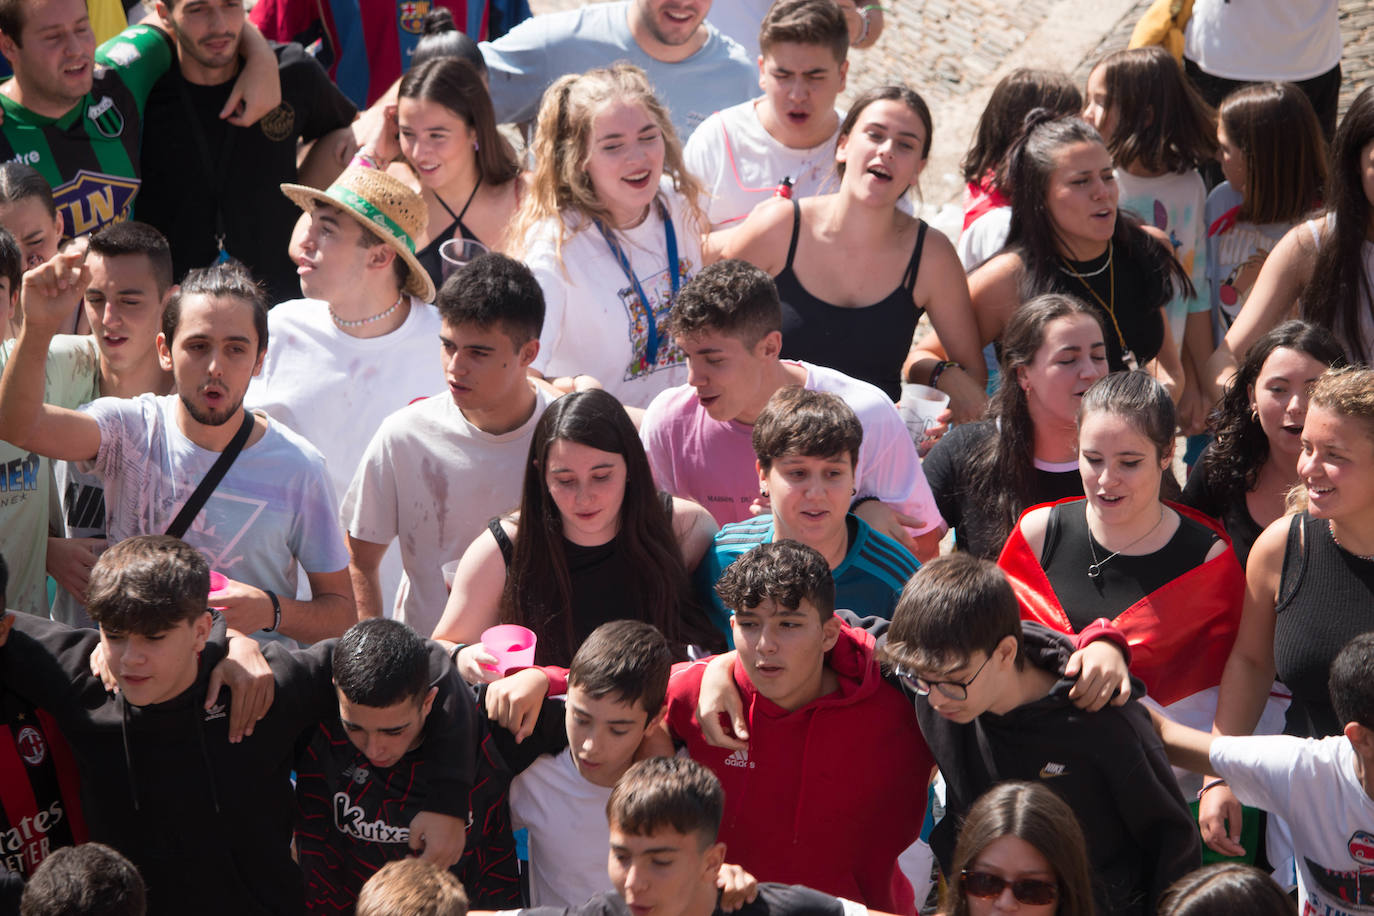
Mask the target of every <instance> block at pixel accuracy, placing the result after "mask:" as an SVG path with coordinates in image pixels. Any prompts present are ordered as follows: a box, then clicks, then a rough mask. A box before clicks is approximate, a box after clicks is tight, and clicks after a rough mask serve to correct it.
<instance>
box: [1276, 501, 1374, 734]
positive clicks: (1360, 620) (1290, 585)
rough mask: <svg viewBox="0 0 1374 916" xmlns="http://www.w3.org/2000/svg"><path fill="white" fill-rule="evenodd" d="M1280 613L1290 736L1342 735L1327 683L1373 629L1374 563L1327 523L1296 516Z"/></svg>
mask: <svg viewBox="0 0 1374 916" xmlns="http://www.w3.org/2000/svg"><path fill="white" fill-rule="evenodd" d="M1300 531H1301V537H1299V532H1300ZM1274 612H1275V614H1276V617H1275V619H1274V667H1275V669H1276V670H1277V671H1278V675H1279V680H1281V681H1283V683H1284V684H1285V685H1286V686H1287V687H1288V689H1289V690H1291V691H1292V692H1293V704H1292V705H1291V706H1289V707H1288V722H1287V727H1286V728H1285V729H1284V730H1285V731H1287V732H1288V733H1289V734H1291V735H1299V736H1301V737H1307V738H1324V737H1327V736H1328V735H1336V734H1339V733H1340V731H1341V728H1342V727H1343V726H1344V725H1345V723H1344V722H1341V721H1340V720H1339V719H1338V718H1337V717H1336V711H1335V710H1334V709H1332V708H1331V694H1330V692H1329V690H1328V689H1327V677H1328V676H1329V674H1330V671H1331V663H1332V662H1333V661H1335V659H1336V655H1337V654H1339V653H1340V651H1341V649H1343V648H1344V647H1345V644H1346V643H1348V642H1349V641H1350V640H1351V639H1354V638H1355V637H1356V636H1359V635H1360V634H1361V633H1367V632H1369V631H1370V630H1374V561H1370V560H1362V559H1360V558H1359V557H1357V556H1355V555H1354V554H1352V553H1349V552H1347V551H1345V550H1342V549H1341V548H1340V547H1338V546H1336V542H1335V540H1334V539H1333V538H1332V537H1331V527H1330V525H1329V524H1328V523H1327V521H1326V520H1325V519H1318V518H1312V517H1311V516H1310V515H1308V514H1307V513H1306V512H1304V513H1302V514H1301V515H1295V516H1293V520H1292V522H1291V523H1290V524H1289V527H1288V547H1287V549H1286V550H1285V551H1284V554H1283V570H1282V571H1281V572H1280V574H1279V593H1278V600H1277V601H1276V602H1275V605H1274Z"/></svg>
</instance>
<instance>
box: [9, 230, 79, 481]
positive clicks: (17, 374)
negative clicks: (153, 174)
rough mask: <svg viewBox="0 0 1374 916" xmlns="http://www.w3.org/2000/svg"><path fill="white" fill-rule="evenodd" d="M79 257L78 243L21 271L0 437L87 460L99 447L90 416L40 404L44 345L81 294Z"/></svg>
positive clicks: (42, 451) (45, 358)
mask: <svg viewBox="0 0 1374 916" xmlns="http://www.w3.org/2000/svg"><path fill="white" fill-rule="evenodd" d="M85 260H86V252H85V250H84V248H82V247H79V246H78V247H77V249H76V250H69V251H67V252H65V253H58V254H56V255H54V256H53V257H52V259H51V260H49V261H47V262H45V263H43V264H40V265H39V266H38V267H35V268H34V269H33V270H30V271H28V272H27V273H25V274H24V285H23V289H22V291H21V293H20V304H21V307H22V309H23V312H24V326H23V329H22V330H20V332H19V339H18V340H17V341H16V342H15V348H14V351H13V352H12V353H11V354H10V358H9V361H8V362H7V363H6V365H5V372H4V375H3V376H0V440H4V441H6V442H9V443H11V444H13V445H15V446H18V447H19V448H22V449H26V450H28V451H32V452H37V453H38V454H40V455H46V456H47V457H49V458H57V459H61V460H65V461H87V460H90V459H92V458H94V457H95V456H96V453H97V452H98V451H100V426H99V424H98V423H97V422H96V420H95V418H94V417H90V416H87V415H86V414H83V413H78V412H76V411H74V410H65V409H63V408H60V407H52V406H50V405H47V404H44V403H43V395H44V382H45V378H46V374H47V362H48V345H49V344H50V343H51V342H52V337H53V335H54V334H56V333H57V331H58V329H59V328H61V326H62V322H63V321H64V320H66V319H67V318H68V317H69V316H70V315H71V314H72V312H73V311H74V310H75V309H76V307H77V304H78V303H79V302H80V301H81V298H82V296H83V295H84V294H85V291H86V285H87V283H88V282H89V280H90V272H89V271H88V270H87V269H86V265H85Z"/></svg>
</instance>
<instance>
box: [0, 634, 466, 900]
mask: <svg viewBox="0 0 1374 916" xmlns="http://www.w3.org/2000/svg"><path fill="white" fill-rule="evenodd" d="M98 642H99V634H98V632H97V631H95V630H73V629H69V628H67V627H65V626H63V625H61V624H58V623H54V622H53V621H49V620H44V619H41V618H37V617H33V616H31V615H28V614H20V615H18V620H17V622H16V623H15V625H14V629H13V631H12V632H11V633H10V637H9V640H8V642H7V643H6V645H5V646H4V647H3V648H0V680H3V682H4V684H5V685H6V686H8V687H10V688H11V689H13V690H14V691H15V692H16V693H19V694H20V695H22V696H24V697H25V698H26V699H28V700H29V701H30V702H32V703H34V704H35V705H37V706H40V707H42V708H44V709H47V710H48V711H49V712H50V713H51V714H52V715H53V717H54V718H56V719H57V721H58V723H59V724H60V725H61V727H62V730H63V732H64V733H65V734H66V736H67V739H68V741H69V742H70V744H71V745H72V750H73V752H74V754H75V755H76V758H77V761H78V763H79V765H80V767H81V778H82V801H83V804H84V807H85V813H86V818H87V822H88V825H89V828H90V837H91V839H92V840H98V841H100V842H104V843H107V844H109V845H111V846H113V847H115V848H116V849H118V850H119V851H120V852H122V853H124V854H125V855H126V856H127V857H128V858H129V859H130V860H131V861H132V862H133V863H134V864H135V865H136V866H137V867H138V870H139V872H140V874H142V875H143V878H144V881H145V883H146V884H147V885H148V913H149V914H150V916H158V914H169V916H170V914H184V913H187V912H196V913H201V914H221V913H222V914H225V916H229V914H235V916H247V914H292V916H295V914H299V913H300V912H301V911H302V909H303V907H304V898H303V888H302V882H301V873H300V869H299V868H298V867H297V865H296V864H295V862H294V861H293V860H292V858H291V851H290V844H291V831H292V819H293V814H294V810H295V805H294V801H293V798H292V790H291V781H290V772H291V767H292V761H293V749H294V744H295V741H296V739H297V738H298V737H299V736H300V735H301V733H302V732H303V731H304V730H305V729H306V728H308V727H310V726H311V725H312V724H315V723H318V722H319V721H320V720H321V719H322V718H324V717H326V716H334V717H337V716H338V701H337V699H336V697H335V695H334V688H333V684H332V680H331V671H332V665H331V660H332V652H333V646H334V640H328V641H326V642H322V643H318V644H316V645H315V646H313V647H311V648H310V649H308V650H304V651H298V652H292V651H289V650H286V649H284V648H282V647H281V646H280V645H277V644H270V645H267V646H264V647H263V654H264V655H265V656H266V658H267V661H268V663H269V664H270V665H271V667H272V671H273V674H274V675H275V680H276V698H275V700H274V701H273V704H272V708H271V709H270V710H269V711H268V713H267V715H266V716H265V717H264V718H263V719H262V720H261V721H260V722H259V723H258V724H257V725H256V726H255V727H254V730H253V734H252V735H251V736H249V737H247V738H245V739H244V740H243V741H241V742H240V743H238V744H230V743H229V741H228V730H229V716H228V702H229V695H228V692H227V690H226V691H225V692H223V693H221V695H220V697H219V698H218V699H219V701H220V702H218V703H217V704H216V705H215V706H213V707H212V708H211V709H210V710H208V711H207V710H206V709H204V705H203V703H204V698H205V691H206V688H207V686H208V684H207V682H208V680H209V675H210V670H211V669H212V668H213V667H214V665H215V664H217V663H218V662H219V661H220V660H221V659H222V658H223V656H224V652H225V639H224V627H223V622H222V621H221V620H220V619H219V618H218V617H216V623H215V627H214V630H213V632H212V633H211V636H210V640H209V642H207V644H206V646H205V649H204V651H203V652H202V653H201V657H200V662H199V669H198V672H197V675H196V681H195V683H194V684H193V685H192V686H191V687H190V688H189V689H188V690H186V691H185V692H183V693H182V694H180V695H179V696H177V697H175V698H173V699H171V700H168V701H167V702H165V703H157V704H154V705H151V706H145V707H137V706H132V705H130V704H128V703H126V702H125V701H124V698H123V695H122V694H121V695H115V696H111V695H110V694H108V693H106V691H105V689H104V687H103V685H102V684H101V683H100V681H99V680H98V679H96V678H94V677H92V676H91V674H90V671H89V667H88V659H89V657H90V654H91V651H92V650H93V649H94V648H95V646H96V644H97V643H98ZM448 667H449V668H450V670H451V669H452V666H451V665H450V666H448ZM440 693H441V698H442V697H444V694H445V691H444V689H443V688H441V692H440ZM441 698H436V701H435V705H434V710H435V711H436V712H438V711H441V710H442V712H441V715H440V719H439V720H438V721H440V722H446V721H448V720H446V719H445V718H444V716H447V715H453V714H454V704H453V702H452V697H449V698H447V700H445V699H441ZM458 699H459V700H460V701H461V700H463V699H467V700H468V705H469V706H470V705H471V701H470V698H469V697H465V696H460V697H459V698H458ZM459 717H460V718H461V717H462V716H461V710H460V711H459ZM467 718H468V722H469V723H470V722H471V718H470V713H469V715H468V717H467ZM435 722H436V720H435V712H431V718H430V722H429V723H427V728H426V735H427V736H430V735H431V733H432V729H433V727H434V725H435ZM461 740H462V739H461V738H459V739H456V740H455V738H454V736H452V735H450V736H448V739H447V742H446V741H442V740H441V741H434V742H429V739H428V737H427V743H430V744H431V749H432V750H433V751H434V752H436V753H441V752H442V753H451V752H452V751H453V750H454V747H455V746H456V744H457V743H458V742H460V741H461ZM468 753H469V754H471V753H472V749H471V748H469V749H468ZM468 772H469V773H470V770H469V771H468ZM466 796H467V789H466V786H462V785H455V786H451V787H447V788H446V790H445V791H444V792H443V797H445V798H447V799H456V801H455V803H453V804H451V805H444V806H435V807H434V808H433V810H440V813H444V814H454V815H457V816H465V815H466V813H467V807H466ZM441 808H442V810H441Z"/></svg>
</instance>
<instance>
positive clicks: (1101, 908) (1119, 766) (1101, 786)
mask: <svg viewBox="0 0 1374 916" xmlns="http://www.w3.org/2000/svg"><path fill="white" fill-rule="evenodd" d="M886 623H887V622H886V621H877V620H875V619H874V618H868V619H866V620H864V621H863V622H862V624H861V625H863V626H865V628H866V629H869V630H870V631H874V632H875V635H879V636H880V642H881V633H884V632H885V631H886V626H885V624H886ZM1021 632H1022V640H1021V651H1022V654H1023V656H1024V658H1025V659H1026V661H1027V663H1029V664H1032V665H1035V666H1036V667H1038V668H1041V669H1043V670H1045V671H1049V672H1051V673H1054V674H1057V675H1059V676H1060V679H1059V680H1058V681H1057V682H1056V683H1055V685H1054V686H1053V687H1052V688H1051V689H1050V692H1049V695H1048V696H1045V697H1043V698H1041V699H1039V700H1035V701H1033V702H1030V703H1026V704H1024V705H1022V706H1018V707H1017V708H1016V709H1013V710H1012V711H1010V712H1008V713H1007V714H1005V715H997V714H996V713H991V712H987V713H984V714H983V715H981V716H979V717H978V718H977V719H975V720H974V721H973V722H970V723H968V724H967V725H961V724H958V723H956V722H951V721H950V720H948V719H946V718H945V717H943V716H941V715H940V714H939V713H937V712H935V710H934V709H932V708H931V706H930V703H929V701H928V700H927V699H926V698H925V697H918V696H916V695H915V694H914V693H912V692H911V691H910V690H909V689H908V688H907V687H905V685H901V686H902V689H903V692H905V693H907V695H908V696H909V697H910V698H911V699H912V700H913V702H914V703H915V707H916V717H917V719H918V720H919V721H920V723H921V731H922V732H923V733H924V734H925V737H926V742H927V743H928V744H929V745H930V750H931V752H932V753H933V754H934V755H935V760H936V763H938V764H939V767H940V772H941V773H942V774H944V778H945V785H946V804H945V818H944V819H943V820H942V821H941V822H940V823H939V824H937V825H936V827H935V830H934V832H933V833H932V834H931V837H930V845H931V848H932V850H934V852H935V855H936V857H937V858H938V859H939V861H940V867H941V869H942V870H943V871H944V872H945V873H946V874H948V873H949V868H950V863H951V861H952V859H953V857H954V844H955V841H956V840H957V839H958V827H959V825H961V824H962V822H963V819H964V817H965V815H967V813H968V810H969V808H970V807H972V805H973V803H974V802H975V801H977V800H978V797H979V796H980V795H982V794H983V793H984V792H986V791H987V790H988V789H990V788H991V787H992V786H993V785H995V784H997V783H999V782H1003V781H1005V780H1010V779H1020V780H1027V781H1031V782H1040V783H1043V784H1044V785H1045V786H1046V787H1048V788H1050V789H1052V790H1054V792H1055V793H1056V794H1058V795H1059V797H1060V798H1062V799H1064V801H1066V802H1068V804H1069V807H1070V808H1072V809H1073V812H1074V814H1076V815H1077V816H1078V822H1079V824H1080V825H1082V827H1083V836H1084V838H1085V839H1086V841H1087V846H1088V860H1089V862H1090V863H1091V865H1092V872H1093V889H1094V892H1095V895H1096V897H1097V898H1098V899H1097V912H1099V913H1101V914H1132V916H1134V914H1150V913H1154V912H1155V908H1156V905H1157V904H1158V902H1159V898H1160V896H1161V895H1162V894H1163V892H1164V890H1165V888H1167V887H1168V886H1169V885H1170V884H1171V883H1173V881H1174V880H1175V879H1177V878H1180V877H1182V876H1183V875H1185V874H1187V873H1188V872H1190V871H1192V870H1193V869H1195V868H1198V867H1199V866H1200V865H1201V855H1202V853H1201V844H1200V842H1199V839H1198V828H1197V822H1196V821H1195V820H1194V819H1193V817H1192V814H1191V813H1190V812H1189V810H1188V805H1187V803H1185V802H1184V800H1183V797H1182V796H1181V795H1180V794H1179V790H1178V783H1177V782H1176V781H1175V779H1174V775H1173V771H1172V770H1171V769H1170V767H1169V761H1168V759H1167V758H1166V757H1165V754H1164V747H1163V744H1162V743H1161V742H1160V740H1159V736H1158V735H1156V734H1155V731H1154V728H1153V727H1152V726H1151V724H1150V717H1149V713H1147V712H1146V710H1145V708H1144V707H1143V706H1141V705H1140V703H1139V702H1138V701H1137V700H1134V699H1133V700H1131V701H1130V702H1128V703H1127V704H1126V705H1125V706H1122V707H1115V706H1108V707H1106V708H1105V709H1103V710H1101V711H1099V712H1095V713H1089V712H1084V711H1083V710H1081V709H1079V708H1078V707H1077V706H1075V705H1074V704H1073V701H1072V700H1070V699H1069V690H1070V688H1072V687H1073V684H1074V682H1073V681H1071V680H1067V679H1065V678H1064V677H1063V673H1064V666H1065V665H1066V664H1067V663H1068V660H1069V656H1070V655H1072V654H1073V651H1074V644H1073V642H1072V640H1070V639H1069V638H1068V637H1066V636H1064V635H1063V634H1061V633H1057V632H1055V631H1053V630H1050V629H1049V628H1047V627H1044V626H1041V625H1040V624H1037V623H1032V622H1029V621H1023V622H1022V625H1021ZM894 680H896V679H894ZM897 683H899V685H900V681H898V682H897ZM1144 693H1145V688H1144V686H1143V685H1142V684H1141V683H1140V682H1139V681H1136V682H1135V691H1134V694H1135V696H1137V697H1139V696H1143V695H1144Z"/></svg>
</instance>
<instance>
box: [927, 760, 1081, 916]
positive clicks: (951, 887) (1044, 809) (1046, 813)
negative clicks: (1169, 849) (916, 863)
mask: <svg viewBox="0 0 1374 916" xmlns="http://www.w3.org/2000/svg"><path fill="white" fill-rule="evenodd" d="M1006 836H1013V837H1016V838H1017V839H1019V840H1022V841H1024V842H1026V843H1028V844H1030V845H1031V846H1032V847H1033V848H1034V849H1035V851H1036V852H1038V853H1040V855H1042V856H1044V857H1045V861H1047V862H1049V864H1050V868H1052V869H1054V874H1055V878H1056V879H1057V883H1058V885H1059V905H1058V907H1057V910H1058V913H1059V916H1092V914H1093V912H1094V909H1093V885H1092V876H1091V872H1090V871H1089V866H1088V850H1087V844H1086V843H1085V842H1084V840H1083V828H1082V827H1080V826H1079V824H1078V819H1077V818H1076V817H1074V814H1073V810H1072V809H1070V808H1069V806H1068V804H1067V803H1066V802H1065V801H1064V800H1063V799H1061V798H1060V797H1059V796H1058V795H1055V794H1054V793H1053V792H1051V791H1050V790H1049V789H1047V788H1045V787H1044V786H1043V785H1040V784H1039V783H1034V782H1016V781H1014V780H1013V781H1008V782H1003V783H998V784H997V785H995V786H993V787H992V788H991V789H989V790H988V791H987V792H985V793H983V795H982V797H980V798H979V799H978V800H977V801H976V802H974V803H973V807H972V808H970V809H969V812H968V817H966V818H965V819H964V825H963V827H961V828H960V830H959V841H958V843H956V844H955V847H954V862H953V867H952V868H951V869H950V877H951V879H952V880H951V881H950V882H949V884H948V885H947V886H946V888H945V892H944V897H943V899H942V900H941V901H940V903H941V907H940V908H941V909H942V910H943V911H944V912H946V913H948V914H949V916H968V912H969V906H968V898H967V895H965V894H964V892H963V890H962V888H961V887H960V881H959V875H960V874H961V873H962V872H963V870H964V869H966V868H970V867H972V866H973V864H974V862H976V861H977V860H978V856H979V855H981V854H982V852H983V850H985V849H987V848H988V847H989V846H990V845H992V843H993V842H994V841H996V840H1000V839H1001V838H1002V837H1006Z"/></svg>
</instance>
